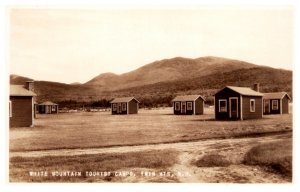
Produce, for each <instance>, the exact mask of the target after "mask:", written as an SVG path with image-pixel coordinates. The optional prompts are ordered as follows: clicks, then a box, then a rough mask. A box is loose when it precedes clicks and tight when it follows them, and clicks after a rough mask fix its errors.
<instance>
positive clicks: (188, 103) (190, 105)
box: [186, 102, 193, 111]
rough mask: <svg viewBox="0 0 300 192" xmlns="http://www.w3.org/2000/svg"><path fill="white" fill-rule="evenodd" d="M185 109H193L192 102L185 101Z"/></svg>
mask: <svg viewBox="0 0 300 192" xmlns="http://www.w3.org/2000/svg"><path fill="white" fill-rule="evenodd" d="M186 109H187V110H189V111H191V110H193V103H192V102H187V103H186Z"/></svg>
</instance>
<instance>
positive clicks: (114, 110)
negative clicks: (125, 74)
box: [110, 97, 139, 115]
mask: <svg viewBox="0 0 300 192" xmlns="http://www.w3.org/2000/svg"><path fill="white" fill-rule="evenodd" d="M110 103H111V114H112V115H117V114H119V115H122V114H124V115H125V114H137V113H138V109H139V101H138V100H137V99H135V98H134V97H121V98H115V99H113V100H112V101H111V102H110Z"/></svg>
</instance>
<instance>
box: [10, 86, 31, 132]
mask: <svg viewBox="0 0 300 192" xmlns="http://www.w3.org/2000/svg"><path fill="white" fill-rule="evenodd" d="M34 96H36V94H35V93H34V89H33V81H28V82H26V84H25V86H22V85H10V94H9V126H10V127H33V124H34V123H33V121H34V99H33V98H34Z"/></svg>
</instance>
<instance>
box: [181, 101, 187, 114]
mask: <svg viewBox="0 0 300 192" xmlns="http://www.w3.org/2000/svg"><path fill="white" fill-rule="evenodd" d="M181 113H186V102H182V103H181Z"/></svg>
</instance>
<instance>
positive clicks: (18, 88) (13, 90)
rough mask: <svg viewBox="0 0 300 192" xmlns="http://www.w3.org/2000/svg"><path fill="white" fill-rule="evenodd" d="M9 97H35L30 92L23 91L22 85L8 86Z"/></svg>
mask: <svg viewBox="0 0 300 192" xmlns="http://www.w3.org/2000/svg"><path fill="white" fill-rule="evenodd" d="M9 95H10V96H36V94H35V93H34V92H32V91H29V90H27V89H25V88H24V87H23V86H22V85H10V90H9Z"/></svg>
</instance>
